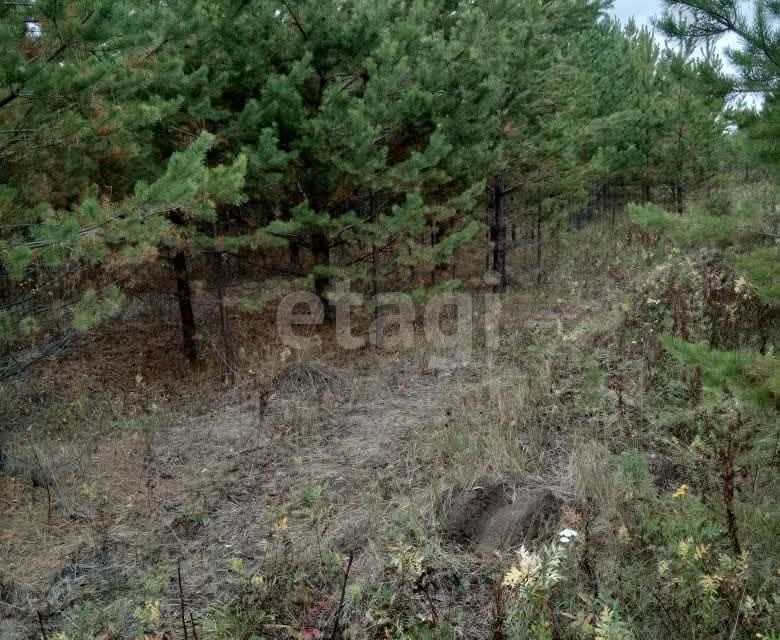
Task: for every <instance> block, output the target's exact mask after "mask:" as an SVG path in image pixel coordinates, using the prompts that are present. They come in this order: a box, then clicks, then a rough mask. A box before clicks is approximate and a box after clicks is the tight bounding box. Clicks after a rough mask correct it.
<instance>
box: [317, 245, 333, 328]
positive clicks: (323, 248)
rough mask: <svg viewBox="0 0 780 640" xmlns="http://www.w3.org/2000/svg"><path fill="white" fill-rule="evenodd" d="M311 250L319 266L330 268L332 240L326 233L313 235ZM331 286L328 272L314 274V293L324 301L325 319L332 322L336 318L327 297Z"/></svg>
mask: <svg viewBox="0 0 780 640" xmlns="http://www.w3.org/2000/svg"><path fill="white" fill-rule="evenodd" d="M311 251H312V254H313V255H314V262H315V265H316V266H317V267H321V268H323V269H325V270H327V269H329V268H330V242H328V237H327V235H325V234H324V233H321V232H318V233H315V234H314V235H312V239H311ZM329 287H330V275H328V274H327V273H324V274H323V273H315V274H314V293H315V294H317V297H318V298H319V299H320V301H321V302H322V308H323V310H324V312H325V321H326V322H332V321H333V319H334V316H333V310H332V309H331V307H330V301H329V300H328V298H327V292H328V288H329Z"/></svg>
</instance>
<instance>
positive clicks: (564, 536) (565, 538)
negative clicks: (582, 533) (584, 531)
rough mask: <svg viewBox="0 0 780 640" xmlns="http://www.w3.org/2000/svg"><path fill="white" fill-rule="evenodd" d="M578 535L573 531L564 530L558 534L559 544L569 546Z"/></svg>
mask: <svg viewBox="0 0 780 640" xmlns="http://www.w3.org/2000/svg"><path fill="white" fill-rule="evenodd" d="M578 535H579V534H578V533H577V532H576V531H575V530H574V529H564V530H563V531H561V532H560V533H559V534H558V540H559V542H560V543H561V544H569V543H570V542H572V541H574V539H575V538H576V537H577V536H578Z"/></svg>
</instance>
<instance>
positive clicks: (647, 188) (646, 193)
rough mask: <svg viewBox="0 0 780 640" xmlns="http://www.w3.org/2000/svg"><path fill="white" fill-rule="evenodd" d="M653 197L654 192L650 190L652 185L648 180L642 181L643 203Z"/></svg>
mask: <svg viewBox="0 0 780 640" xmlns="http://www.w3.org/2000/svg"><path fill="white" fill-rule="evenodd" d="M652 197H653V194H652V193H651V191H650V185H649V184H647V183H646V182H643V183H642V204H647V203H648V202H650V199H651V198H652Z"/></svg>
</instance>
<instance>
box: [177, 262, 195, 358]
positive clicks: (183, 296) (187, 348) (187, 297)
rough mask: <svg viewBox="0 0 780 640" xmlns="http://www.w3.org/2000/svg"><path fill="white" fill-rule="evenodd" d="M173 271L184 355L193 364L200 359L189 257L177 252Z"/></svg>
mask: <svg viewBox="0 0 780 640" xmlns="http://www.w3.org/2000/svg"><path fill="white" fill-rule="evenodd" d="M173 270H174V273H175V274H176V297H177V298H178V300H179V313H180V314H181V334H182V340H183V346H184V355H185V357H186V358H187V360H189V361H190V362H191V363H194V362H195V361H196V360H197V359H198V345H197V343H196V342H195V313H194V312H193V310H192V289H191V288H190V276H189V273H188V271H187V256H186V255H185V253H184V252H183V251H177V252H176V254H175V255H174V256H173Z"/></svg>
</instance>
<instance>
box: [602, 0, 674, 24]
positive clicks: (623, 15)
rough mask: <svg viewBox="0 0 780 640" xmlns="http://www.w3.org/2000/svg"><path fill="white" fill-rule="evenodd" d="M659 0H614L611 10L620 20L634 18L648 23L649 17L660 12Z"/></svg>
mask: <svg viewBox="0 0 780 640" xmlns="http://www.w3.org/2000/svg"><path fill="white" fill-rule="evenodd" d="M661 11H662V9H661V2H660V0H615V4H614V7H613V9H612V12H613V13H614V14H615V15H616V16H617V17H618V18H620V19H621V20H623V21H626V20H628V19H629V18H636V20H637V22H641V23H642V24H648V23H649V22H650V18H651V17H652V16H654V15H657V14H659V13H661Z"/></svg>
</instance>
